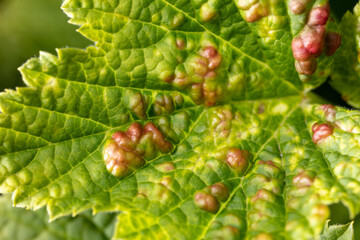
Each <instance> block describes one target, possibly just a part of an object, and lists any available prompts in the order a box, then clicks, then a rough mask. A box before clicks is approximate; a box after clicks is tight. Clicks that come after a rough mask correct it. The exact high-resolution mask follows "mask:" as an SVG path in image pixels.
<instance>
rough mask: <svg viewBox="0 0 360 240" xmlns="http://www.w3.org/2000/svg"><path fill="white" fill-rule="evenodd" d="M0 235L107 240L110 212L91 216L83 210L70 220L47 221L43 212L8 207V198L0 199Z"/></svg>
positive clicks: (6, 238) (15, 239)
mask: <svg viewBox="0 0 360 240" xmlns="http://www.w3.org/2000/svg"><path fill="white" fill-rule="evenodd" d="M0 214H1V219H0V234H1V239H3V240H23V239H27V240H40V239H44V240H45V239H46V240H49V239H51V240H65V239H68V240H76V239H94V240H95V239H96V240H106V239H111V237H112V232H113V225H114V222H115V220H116V215H115V214H114V213H99V214H98V215H96V216H94V217H93V216H91V214H90V212H89V211H86V212H84V213H82V214H80V215H79V216H76V217H74V218H72V217H64V218H61V219H58V220H56V221H54V222H52V223H49V222H48V216H47V213H46V211H45V209H40V210H38V211H36V212H33V211H29V210H25V209H21V208H16V207H11V200H10V198H9V197H8V196H1V197H0Z"/></svg>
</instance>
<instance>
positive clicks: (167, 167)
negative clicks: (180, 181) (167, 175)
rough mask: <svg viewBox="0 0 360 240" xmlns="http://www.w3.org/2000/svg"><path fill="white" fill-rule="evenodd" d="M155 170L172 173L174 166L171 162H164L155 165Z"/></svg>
mask: <svg viewBox="0 0 360 240" xmlns="http://www.w3.org/2000/svg"><path fill="white" fill-rule="evenodd" d="M156 169H157V170H158V171H160V172H172V171H174V170H175V165H174V163H172V162H165V163H161V164H159V165H157V166H156Z"/></svg>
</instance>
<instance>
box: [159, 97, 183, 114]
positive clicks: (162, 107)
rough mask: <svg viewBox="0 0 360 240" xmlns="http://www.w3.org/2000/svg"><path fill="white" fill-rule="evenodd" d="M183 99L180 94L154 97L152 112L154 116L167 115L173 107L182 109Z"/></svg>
mask: <svg viewBox="0 0 360 240" xmlns="http://www.w3.org/2000/svg"><path fill="white" fill-rule="evenodd" d="M183 103H184V98H183V96H181V95H180V94H178V93H176V94H172V95H170V94H165V95H158V96H156V99H155V102H154V112H155V114H156V115H162V114H169V113H172V112H173V111H174V110H175V107H182V105H183Z"/></svg>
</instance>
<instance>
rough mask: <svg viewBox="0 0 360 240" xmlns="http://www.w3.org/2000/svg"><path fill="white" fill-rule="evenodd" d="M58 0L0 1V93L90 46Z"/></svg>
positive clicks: (340, 2)
mask: <svg viewBox="0 0 360 240" xmlns="http://www.w3.org/2000/svg"><path fill="white" fill-rule="evenodd" d="M61 2H62V1H61V0H0V91H3V89H5V88H12V89H13V88H15V87H16V86H23V82H22V80H21V76H20V73H19V72H18V71H17V68H18V67H19V66H20V65H22V64H23V63H24V62H25V61H26V60H27V59H29V58H31V57H35V56H38V54H39V51H40V50H41V51H46V52H50V53H53V54H56V52H55V49H56V48H62V47H66V46H71V47H77V48H85V47H87V46H88V45H90V44H92V43H91V42H90V41H88V40H87V39H85V38H84V37H82V36H81V35H80V34H79V33H77V32H76V31H75V30H76V28H77V27H76V26H73V25H71V24H68V23H67V21H68V17H67V16H66V15H65V14H64V13H63V12H62V11H61V10H60V6H61ZM356 2H357V0H330V5H331V8H332V11H333V13H334V14H335V16H336V18H338V19H341V16H342V15H343V14H344V13H345V12H346V11H348V10H352V9H353V7H354V5H355V4H356ZM314 92H316V93H317V94H319V95H320V96H322V97H323V98H325V99H328V100H329V101H330V102H332V103H333V104H336V105H340V106H344V107H350V106H348V105H347V104H346V103H345V102H344V101H343V100H342V99H341V97H340V95H339V94H338V93H337V92H336V91H335V90H333V89H332V88H331V87H330V85H329V84H328V82H327V83H325V84H323V85H322V86H321V87H319V88H318V89H316V90H314ZM330 209H331V224H341V223H347V222H349V221H350V219H349V213H348V210H347V209H346V207H344V206H343V205H342V204H334V205H332V206H331V207H330ZM355 234H356V239H359V240H360V215H359V216H357V217H356V219H355Z"/></svg>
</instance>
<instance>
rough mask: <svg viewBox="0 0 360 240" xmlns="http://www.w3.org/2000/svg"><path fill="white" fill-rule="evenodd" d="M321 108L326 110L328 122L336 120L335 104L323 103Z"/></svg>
mask: <svg viewBox="0 0 360 240" xmlns="http://www.w3.org/2000/svg"><path fill="white" fill-rule="evenodd" d="M321 109H322V110H323V111H324V115H325V120H326V121H328V122H334V121H335V119H336V109H335V107H334V106H333V105H321Z"/></svg>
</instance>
